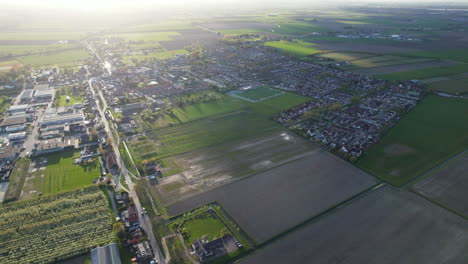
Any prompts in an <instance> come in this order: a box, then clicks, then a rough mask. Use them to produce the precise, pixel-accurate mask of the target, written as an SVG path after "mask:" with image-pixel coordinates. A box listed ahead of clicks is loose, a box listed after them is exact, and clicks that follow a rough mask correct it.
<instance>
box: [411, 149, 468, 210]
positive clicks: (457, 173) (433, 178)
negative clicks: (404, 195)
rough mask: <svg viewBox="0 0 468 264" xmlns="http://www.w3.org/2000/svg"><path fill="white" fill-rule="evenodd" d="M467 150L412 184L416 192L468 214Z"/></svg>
mask: <svg viewBox="0 0 468 264" xmlns="http://www.w3.org/2000/svg"><path fill="white" fill-rule="evenodd" d="M467 166H468V152H464V153H463V154H461V155H459V156H457V157H455V158H454V159H452V160H451V161H449V162H447V163H446V164H444V165H443V166H441V167H440V168H438V169H436V170H434V171H433V172H432V173H430V174H428V175H427V176H426V177H424V179H422V180H421V181H419V182H417V183H416V184H414V185H413V186H412V189H413V190H415V191H416V192H418V193H420V194H422V195H424V196H425V197H428V198H429V199H431V200H433V201H436V202H437V203H440V204H442V205H443V206H446V207H448V208H450V209H452V210H454V211H456V212H458V213H460V214H462V215H465V216H468V205H467V204H466V200H467V198H468V197H467V193H466V189H467V188H468V167H467Z"/></svg>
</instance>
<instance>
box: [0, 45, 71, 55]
mask: <svg viewBox="0 0 468 264" xmlns="http://www.w3.org/2000/svg"><path fill="white" fill-rule="evenodd" d="M73 48H79V44H50V45H0V57H1V56H7V55H13V56H15V55H23V54H30V53H44V52H53V51H58V50H64V49H73Z"/></svg>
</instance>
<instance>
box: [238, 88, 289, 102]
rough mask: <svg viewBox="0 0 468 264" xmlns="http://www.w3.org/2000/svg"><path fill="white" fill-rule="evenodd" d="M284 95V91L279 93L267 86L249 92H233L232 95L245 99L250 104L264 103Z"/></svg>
mask: <svg viewBox="0 0 468 264" xmlns="http://www.w3.org/2000/svg"><path fill="white" fill-rule="evenodd" d="M283 93H284V92H283V91H279V90H276V89H273V88H270V87H266V86H261V87H256V88H250V89H247V90H241V91H235V92H231V95H233V96H236V97H239V98H243V99H245V100H247V101H249V102H253V103H256V102H258V101H262V100H265V99H268V98H271V97H273V96H277V95H280V94H283Z"/></svg>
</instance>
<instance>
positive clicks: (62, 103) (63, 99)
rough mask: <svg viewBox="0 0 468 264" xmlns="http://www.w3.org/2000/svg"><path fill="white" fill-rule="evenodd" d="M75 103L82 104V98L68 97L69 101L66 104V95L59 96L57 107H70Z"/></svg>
mask: <svg viewBox="0 0 468 264" xmlns="http://www.w3.org/2000/svg"><path fill="white" fill-rule="evenodd" d="M76 103H83V98H82V97H80V96H70V100H69V101H68V102H67V95H63V94H62V95H60V103H59V106H70V105H74V104H76Z"/></svg>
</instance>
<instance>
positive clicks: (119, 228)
mask: <svg viewBox="0 0 468 264" xmlns="http://www.w3.org/2000/svg"><path fill="white" fill-rule="evenodd" d="M112 230H113V231H114V232H115V233H117V236H118V237H119V238H120V239H121V240H122V239H124V238H125V227H124V225H123V224H122V222H117V223H115V224H114V226H113V227H112Z"/></svg>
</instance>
